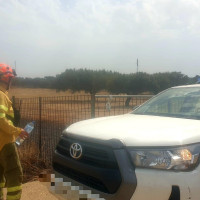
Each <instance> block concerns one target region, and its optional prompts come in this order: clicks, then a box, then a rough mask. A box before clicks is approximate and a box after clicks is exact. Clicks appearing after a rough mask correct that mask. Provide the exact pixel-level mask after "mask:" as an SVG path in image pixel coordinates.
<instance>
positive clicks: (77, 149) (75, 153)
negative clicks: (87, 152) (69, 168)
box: [70, 143, 82, 159]
mask: <svg viewBox="0 0 200 200" xmlns="http://www.w3.org/2000/svg"><path fill="white" fill-rule="evenodd" d="M70 155H71V157H72V158H74V159H79V158H80V157H81V156H82V147H81V145H80V144H78V143H73V144H72V145H71V146H70Z"/></svg>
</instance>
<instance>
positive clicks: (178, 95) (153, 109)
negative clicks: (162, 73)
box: [132, 87, 200, 119]
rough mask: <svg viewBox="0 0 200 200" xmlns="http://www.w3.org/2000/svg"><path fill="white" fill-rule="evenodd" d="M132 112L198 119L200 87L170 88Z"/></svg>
mask: <svg viewBox="0 0 200 200" xmlns="http://www.w3.org/2000/svg"><path fill="white" fill-rule="evenodd" d="M132 113H133V114H140V115H155V116H167V117H178V118H187V119H188V118H189V119H200V87H188V88H187V87H185V88H170V89H168V90H166V91H164V92H162V93H160V94H159V95H157V96H155V97H154V98H152V99H150V100H149V101H147V102H146V103H145V104H143V105H142V106H140V107H139V108H137V109H136V110H134V111H133V112H132Z"/></svg>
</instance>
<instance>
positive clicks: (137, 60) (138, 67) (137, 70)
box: [137, 58, 139, 73]
mask: <svg viewBox="0 0 200 200" xmlns="http://www.w3.org/2000/svg"><path fill="white" fill-rule="evenodd" d="M138 69H139V62H138V58H137V73H138Z"/></svg>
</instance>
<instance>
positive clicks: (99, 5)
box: [0, 0, 200, 77]
mask: <svg viewBox="0 0 200 200" xmlns="http://www.w3.org/2000/svg"><path fill="white" fill-rule="evenodd" d="M199 19H200V1H199V0H123V1H122V0H74V1H73V0H42V1H41V0H0V27H1V32H0V44H1V52H0V62H6V63H8V64H10V65H12V66H14V62H15V60H16V63H17V72H18V75H19V76H25V77H43V76H49V75H51V76H55V75H56V74H59V73H61V72H63V71H64V70H65V69H67V68H88V69H106V70H112V71H118V72H121V73H134V72H136V60H137V58H138V59H139V71H143V72H147V73H155V72H166V71H180V72H182V73H184V74H186V75H188V76H195V75H197V74H200V56H199V54H200V53H199V52H200V20H199Z"/></svg>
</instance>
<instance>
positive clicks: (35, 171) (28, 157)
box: [19, 145, 52, 183]
mask: <svg viewBox="0 0 200 200" xmlns="http://www.w3.org/2000/svg"><path fill="white" fill-rule="evenodd" d="M19 157H20V160H21V165H22V168H23V175H24V176H23V183H26V182H29V181H35V180H38V178H39V175H40V174H41V173H44V172H47V173H51V171H52V168H51V166H50V165H49V164H47V163H46V162H44V161H43V160H42V159H41V158H40V156H39V150H38V149H37V148H36V147H35V146H34V145H32V146H31V147H30V150H29V151H26V150H25V149H23V148H20V149H19Z"/></svg>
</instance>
